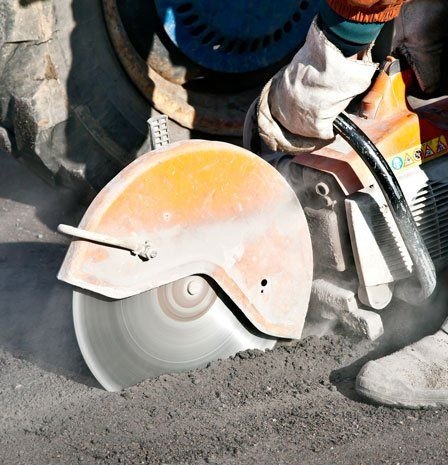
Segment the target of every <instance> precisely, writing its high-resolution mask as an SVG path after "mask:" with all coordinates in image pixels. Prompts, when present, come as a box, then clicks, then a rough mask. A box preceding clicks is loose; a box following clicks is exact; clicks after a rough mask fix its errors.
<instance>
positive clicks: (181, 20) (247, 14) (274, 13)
mask: <svg viewBox="0 0 448 465" xmlns="http://www.w3.org/2000/svg"><path fill="white" fill-rule="evenodd" d="M155 5H156V8H157V12H158V14H159V17H160V20H161V22H162V24H163V27H164V29H165V32H166V33H167V34H168V36H169V38H170V39H171V40H172V41H173V42H174V43H175V44H176V45H177V47H178V48H179V49H180V50H181V51H182V52H183V53H184V54H185V55H187V56H188V57H189V58H190V59H191V60H193V61H194V62H195V63H198V64H200V65H201V66H204V67H206V68H208V69H212V70H214V71H219V72H225V73H245V72H251V71H256V70H259V69H262V68H265V67H267V66H270V65H273V64H275V63H278V62H279V61H281V59H282V58H284V57H286V56H287V55H289V54H291V53H292V52H293V51H294V50H295V49H296V48H297V46H298V44H300V43H301V42H302V41H303V39H304V37H305V35H306V33H307V31H308V27H309V24H310V22H311V20H312V18H313V17H314V15H315V14H316V11H317V6H318V2H316V1H315V2H313V1H307V0H304V1H297V0H284V1H283V2H281V7H279V5H278V3H276V2H272V0H248V1H245V2H241V1H240V0H231V1H226V2H225V3H223V2H217V1H213V2H211V1H209V0H156V2H155Z"/></svg>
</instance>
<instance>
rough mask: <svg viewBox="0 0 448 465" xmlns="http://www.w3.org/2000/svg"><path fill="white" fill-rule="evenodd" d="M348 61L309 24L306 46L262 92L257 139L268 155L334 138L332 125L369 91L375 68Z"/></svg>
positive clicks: (365, 61)
mask: <svg viewBox="0 0 448 465" xmlns="http://www.w3.org/2000/svg"><path fill="white" fill-rule="evenodd" d="M369 56H370V54H369V53H366V54H365V55H364V57H363V59H355V58H346V57H344V55H343V54H342V53H341V52H340V50H339V49H338V48H337V47H336V46H335V45H333V44H332V43H331V42H330V41H329V40H328V39H327V38H326V36H325V35H324V33H323V32H322V31H321V30H320V28H319V27H318V25H317V23H316V20H314V21H313V23H312V25H311V27H310V30H309V32H308V35H307V38H306V41H305V44H304V45H303V47H302V48H301V49H300V50H299V51H298V52H297V54H296V55H295V56H294V58H293V60H292V61H291V63H290V64H289V65H288V66H286V67H285V68H283V69H281V70H280V71H279V72H278V73H277V74H276V75H275V76H274V77H273V79H272V80H271V81H270V82H269V83H268V85H267V86H266V87H265V89H264V91H263V92H262V94H261V96H260V99H259V106H258V127H259V133H260V137H261V139H262V140H263V141H264V143H265V144H266V145H267V146H268V147H269V148H270V149H271V150H274V151H276V150H280V151H283V152H286V153H296V152H301V151H310V150H314V149H315V147H316V145H317V143H318V141H322V140H324V141H328V140H331V139H332V138H333V137H334V134H333V121H334V119H335V118H336V117H337V116H338V115H339V113H341V112H342V111H343V110H345V108H346V107H347V105H348V104H349V103H350V101H351V100H352V99H353V97H355V96H356V95H359V94H361V93H362V92H364V91H365V90H367V88H368V87H369V85H370V83H371V79H372V77H373V74H374V72H375V70H376V68H377V65H376V64H374V63H372V62H371V60H369Z"/></svg>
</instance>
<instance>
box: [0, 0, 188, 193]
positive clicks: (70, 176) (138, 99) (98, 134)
mask: <svg viewBox="0 0 448 465" xmlns="http://www.w3.org/2000/svg"><path fill="white" fill-rule="evenodd" d="M154 113H155V112H154V110H152V108H151V105H150V103H149V102H148V101H147V100H145V98H144V97H143V96H142V95H141V94H140V93H139V91H138V90H137V89H136V88H135V86H134V85H133V84H132V82H131V81H130V79H129V78H128V76H127V75H126V73H125V72H124V70H123V68H122V66H121V64H120V62H119V60H118V59H117V57H116V54H115V51H114V49H113V47H112V45H111V43H110V40H109V35H108V32H107V29H106V24H105V21H104V16H103V10H102V2H101V0H74V1H72V2H68V1H67V0H47V1H41V0H3V1H2V2H1V5H0V151H4V152H9V153H11V154H13V155H14V156H15V157H17V158H19V159H20V160H21V161H23V162H25V164H26V165H28V166H29V167H30V168H31V169H32V170H33V171H35V172H36V173H37V174H39V175H40V176H41V177H43V178H44V179H46V180H47V181H49V182H50V183H52V184H61V185H65V186H67V187H70V188H72V189H75V190H76V191H78V192H79V193H80V194H81V195H83V196H87V197H91V196H93V195H95V193H96V192H97V191H98V190H99V189H101V188H102V187H103V186H104V185H105V184H106V183H107V182H108V181H109V180H110V179H111V178H112V177H113V176H115V175H116V174H117V173H118V172H119V171H120V170H121V169H122V168H123V167H124V166H125V165H127V164H128V163H129V162H131V161H132V160H133V159H135V158H136V157H137V156H139V154H142V153H144V152H147V151H148V150H149V136H148V129H147V124H146V120H147V119H148V118H149V117H150V116H154ZM155 114H157V113H155ZM170 130H171V132H174V133H175V138H176V139H182V138H188V137H189V135H190V131H189V130H187V129H184V128H181V127H180V126H178V125H174V124H173V123H171V128H170Z"/></svg>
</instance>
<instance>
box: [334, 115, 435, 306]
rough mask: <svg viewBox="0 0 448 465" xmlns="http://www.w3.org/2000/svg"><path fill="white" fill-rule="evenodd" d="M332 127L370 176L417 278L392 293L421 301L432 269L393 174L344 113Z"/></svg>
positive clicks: (429, 287)
mask: <svg viewBox="0 0 448 465" xmlns="http://www.w3.org/2000/svg"><path fill="white" fill-rule="evenodd" d="M334 129H335V130H336V132H337V133H338V134H340V136H341V137H342V138H343V139H345V140H346V141H347V142H348V144H349V145H350V146H351V147H352V148H353V150H355V152H356V153H357V154H358V155H359V156H360V157H361V159H362V160H363V162H364V163H365V164H366V166H367V167H368V168H369V170H370V172H371V173H372V175H373V176H374V178H375V180H376V182H377V183H378V185H379V186H380V189H381V191H382V192H383V194H384V197H385V198H386V202H387V204H388V206H389V208H390V210H391V212H392V215H393V217H394V220H395V222H396V224H397V227H398V230H399V231H400V234H401V236H402V238H403V241H404V243H405V245H406V248H407V249H408V252H409V255H410V256H411V259H412V262H413V265H414V276H415V277H416V278H417V280H418V282H417V283H416V282H415V280H405V281H399V282H398V283H397V286H396V288H395V289H396V292H395V294H396V295H397V297H399V298H401V299H402V300H404V301H405V302H408V303H410V304H416V303H421V302H423V301H424V300H426V299H427V298H428V297H429V296H430V295H431V294H432V293H433V291H434V289H435V287H436V283H437V277H436V271H435V267H434V263H433V262H432V259H431V256H430V255H429V252H428V249H427V248H426V245H425V243H424V242H423V239H422V236H421V235H420V232H419V230H418V228H417V224H416V223H415V220H414V217H413V216H412V213H411V210H410V208H409V205H408V202H407V201H406V198H405V196H404V194H403V191H402V190H401V187H400V184H399V183H398V181H397V178H396V177H395V176H394V173H393V172H392V170H391V168H390V167H389V164H388V163H387V161H386V160H385V158H384V157H383V155H381V153H380V151H379V150H378V149H377V148H376V146H375V145H374V144H373V143H372V141H371V140H370V139H369V138H368V137H367V135H366V134H365V133H364V132H363V131H362V130H361V129H360V128H359V127H358V126H357V125H356V124H355V123H354V122H353V121H352V120H351V119H350V118H349V117H348V116H347V115H345V114H341V115H339V116H338V117H337V118H336V120H335V121H334Z"/></svg>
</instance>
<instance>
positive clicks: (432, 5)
mask: <svg viewBox="0 0 448 465" xmlns="http://www.w3.org/2000/svg"><path fill="white" fill-rule="evenodd" d="M447 21H448V1H446V0H410V1H409V2H407V3H406V4H405V5H403V7H402V9H401V12H400V15H399V16H398V18H396V19H395V33H394V39H393V44H392V45H393V48H394V49H396V50H397V52H398V53H399V54H402V55H403V56H404V57H405V58H406V60H407V61H408V63H409V64H410V65H411V66H412V68H413V70H414V72H415V75H416V77H417V80H418V83H419V86H420V88H421V90H422V91H423V92H425V93H426V94H429V95H430V94H432V93H434V92H436V91H438V90H439V87H440V85H441V79H442V67H443V66H442V64H443V61H444V60H446V59H448V56H447V55H446V51H447V49H446V46H447V43H448V27H447Z"/></svg>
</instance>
